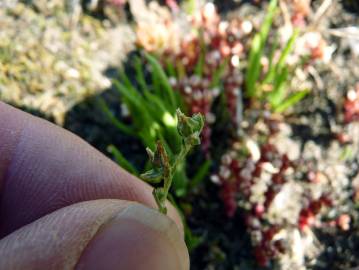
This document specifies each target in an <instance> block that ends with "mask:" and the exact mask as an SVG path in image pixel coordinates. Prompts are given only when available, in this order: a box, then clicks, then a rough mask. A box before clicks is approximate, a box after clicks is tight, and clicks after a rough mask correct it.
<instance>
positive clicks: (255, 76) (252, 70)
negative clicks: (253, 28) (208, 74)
mask: <svg viewBox="0 0 359 270" xmlns="http://www.w3.org/2000/svg"><path fill="white" fill-rule="evenodd" d="M277 2H278V1H277V0H271V2H270V4H269V7H268V11H267V15H266V17H265V19H264V22H263V25H262V27H261V29H260V31H259V32H258V33H257V34H256V35H255V36H254V38H253V41H252V47H251V50H250V55H249V60H248V66H247V72H246V76H245V87H246V92H245V94H246V96H247V97H248V98H261V99H264V100H265V101H266V102H268V103H269V105H270V107H271V109H272V110H273V111H275V112H283V111H285V110H286V109H288V108H290V107H291V106H293V105H294V104H296V103H298V102H299V101H300V100H302V99H303V98H304V97H305V96H306V95H307V94H308V90H302V91H297V92H295V93H292V94H288V90H287V87H288V81H289V76H290V73H291V70H290V68H289V66H288V65H287V64H286V60H287V57H288V55H289V54H290V53H291V51H292V50H293V45H294V43H295V41H296V39H297V36H298V30H297V29H295V30H294V31H293V34H292V36H291V37H290V38H289V40H288V41H287V43H286V44H285V46H284V48H283V49H282V52H281V53H280V56H279V58H278V60H277V61H275V59H274V56H275V52H276V50H277V45H278V44H277V43H275V44H274V45H273V47H272V48H271V52H270V55H269V56H268V61H269V64H268V68H267V71H266V72H265V74H263V73H264V71H263V67H262V64H261V60H262V57H263V56H264V53H265V47H266V45H267V41H268V35H269V31H270V28H271V26H272V22H273V17H274V15H275V13H276V11H277ZM261 78H262V79H261Z"/></svg>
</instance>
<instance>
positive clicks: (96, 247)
mask: <svg viewBox="0 0 359 270" xmlns="http://www.w3.org/2000/svg"><path fill="white" fill-rule="evenodd" d="M0 195H1V197H0V199H1V201H0V258H1V260H0V269H105V270H106V269H122V270H127V269H131V270H142V269H159V270H160V269H166V270H171V269H174V270H177V269H178V270H182V269H183V270H187V269H189V256H188V251H187V249H186V246H185V243H184V241H183V232H182V231H183V228H182V224H181V220H180V217H179V215H178V214H177V212H176V211H175V209H174V208H173V207H172V206H170V205H169V213H168V217H167V216H164V215H162V214H160V213H159V212H158V211H157V210H154V209H153V208H156V203H155V201H154V199H153V196H152V189H151V187H150V186H148V185H147V184H145V183H144V182H142V181H141V180H139V179H137V178H136V177H134V176H132V175H130V174H129V173H127V172H126V171H124V170H123V169H121V168H120V167H119V166H117V165H116V164H115V163H113V162H112V161H111V160H109V159H108V158H106V157H105V156H104V155H102V154H101V153H100V152H98V151H97V150H96V149H94V148H93V147H91V146H90V145H88V144H87V143H86V142H84V141H83V140H81V139H80V138H79V137H77V136H75V135H73V134H71V133H70V132H68V131H65V130H64V129H62V128H60V127H57V126H55V125H53V124H51V123H49V122H47V121H44V120H42V119H39V118H36V117H34V116H31V115H29V114H26V113H24V112H21V111H20V110H17V109H15V108H13V107H11V106H9V105H6V104H4V103H1V102H0Z"/></svg>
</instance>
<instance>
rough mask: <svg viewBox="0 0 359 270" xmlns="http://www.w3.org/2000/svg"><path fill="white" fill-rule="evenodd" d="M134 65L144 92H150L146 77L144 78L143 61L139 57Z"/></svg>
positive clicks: (137, 79) (137, 78)
mask: <svg viewBox="0 0 359 270" xmlns="http://www.w3.org/2000/svg"><path fill="white" fill-rule="evenodd" d="M133 65H134V68H135V72H136V81H137V82H138V84H139V85H140V86H141V88H142V90H143V91H148V87H147V84H146V80H145V76H144V74H143V70H142V61H141V59H140V58H139V57H135V58H134V62H133Z"/></svg>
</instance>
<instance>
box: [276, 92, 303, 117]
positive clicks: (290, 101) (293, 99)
mask: <svg viewBox="0 0 359 270" xmlns="http://www.w3.org/2000/svg"><path fill="white" fill-rule="evenodd" d="M309 92H310V91H309V90H303V91H298V92H296V93H293V94H292V95H290V96H289V97H288V98H287V99H286V100H284V102H282V103H281V104H279V105H278V106H276V107H275V108H274V110H275V111H276V112H278V113H280V112H283V111H285V110H287V109H288V108H290V107H292V106H294V105H295V104H297V103H298V102H300V101H301V100H302V99H303V98H304V97H305V96H306V95H307V94H308V93H309Z"/></svg>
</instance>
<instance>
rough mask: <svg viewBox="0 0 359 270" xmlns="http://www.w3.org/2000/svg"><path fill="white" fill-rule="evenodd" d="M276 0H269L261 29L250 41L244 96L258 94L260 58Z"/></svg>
mask: <svg viewBox="0 0 359 270" xmlns="http://www.w3.org/2000/svg"><path fill="white" fill-rule="evenodd" d="M277 2H278V0H271V1H270V3H269V6H268V10H267V15H266V17H265V19H264V21H263V24H262V27H261V30H260V32H259V33H258V34H256V35H255V36H254V38H253V41H252V46H251V50H250V53H249V61H248V67H247V71H246V77H245V84H246V92H245V94H246V96H247V97H250V98H252V97H254V96H258V95H259V93H258V89H260V88H257V87H256V82H257V81H258V79H259V76H260V71H261V62H260V60H261V58H262V55H263V51H264V47H265V43H266V42H267V38H268V34H269V30H270V28H271V26H272V22H273V16H274V13H275V11H276V9H277Z"/></svg>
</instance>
